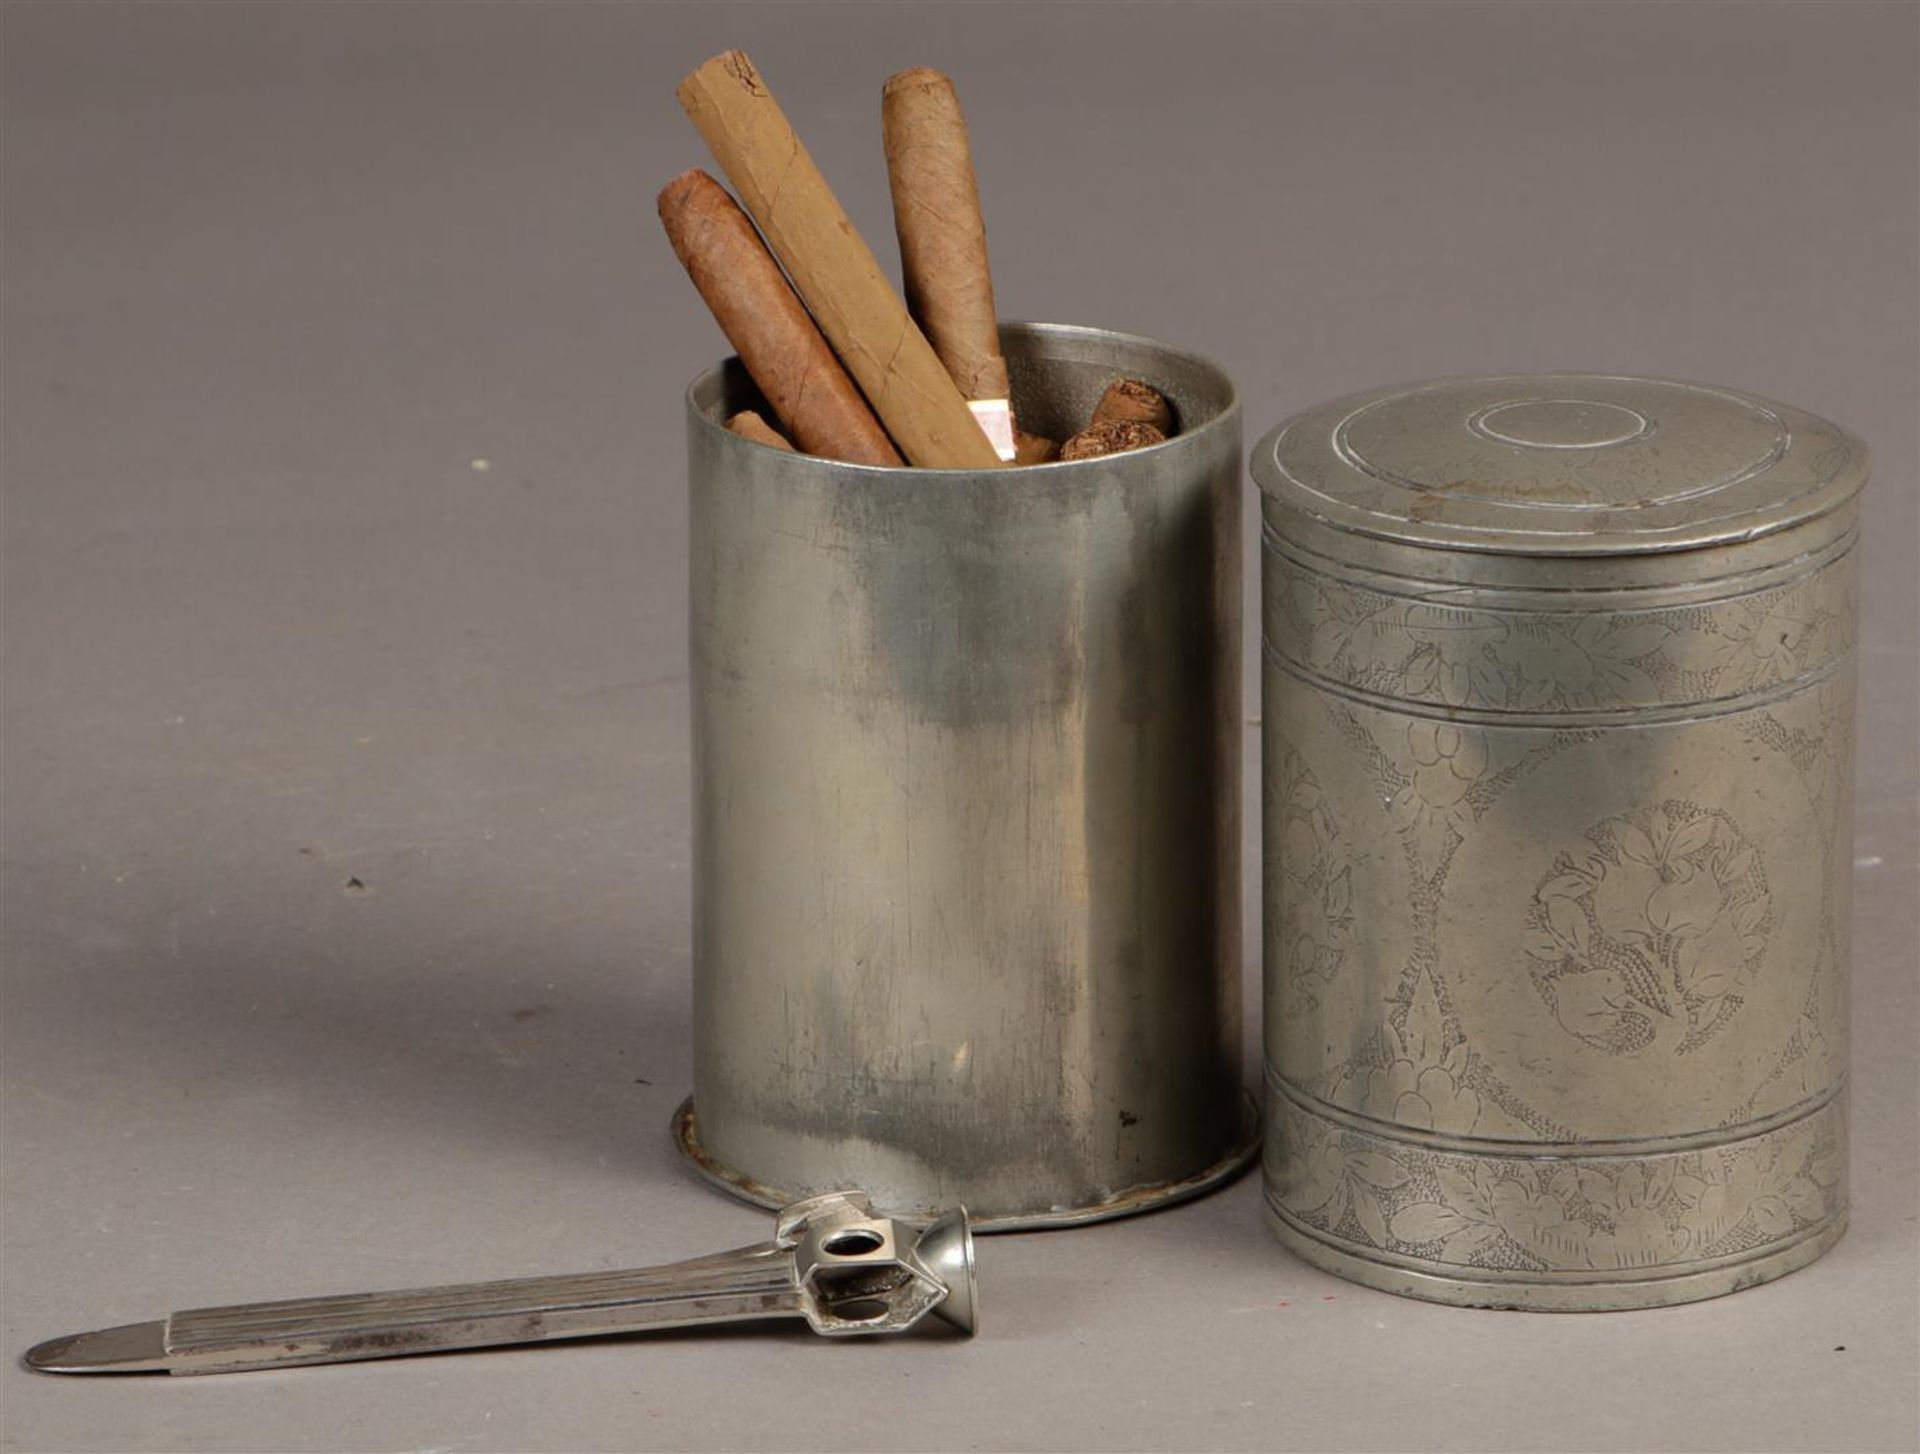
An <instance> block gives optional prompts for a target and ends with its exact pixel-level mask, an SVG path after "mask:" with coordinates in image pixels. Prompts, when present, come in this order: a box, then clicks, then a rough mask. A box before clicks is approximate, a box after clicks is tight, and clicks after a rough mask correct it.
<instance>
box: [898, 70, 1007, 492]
mask: <svg viewBox="0 0 1920 1454" xmlns="http://www.w3.org/2000/svg"><path fill="white" fill-rule="evenodd" d="M880 129H881V133H882V136H883V138H884V140H885V142H886V150H887V181H888V182H889V184H891V186H892V189H893V226H894V230H895V232H897V233H898V234H899V237H900V272H901V276H902V278H903V279H904V281H905V283H906V291H907V307H908V309H909V310H910V311H911V312H912V314H913V317H914V321H915V322H917V323H918V324H919V325H920V327H921V329H922V330H923V331H924V332H925V333H926V335H927V341H928V342H929V343H931V344H932V345H933V351H934V352H935V353H937V354H939V355H940V362H941V363H943V364H945V365H946V367H947V372H948V373H949V374H951V375H952V376H953V381H954V383H956V384H958V385H959V386H960V392H961V393H962V394H964V395H966V397H967V403H968V405H969V406H970V407H971V408H972V410H973V412H974V415H975V416H976V417H977V418H978V419H979V420H980V427H981V429H982V430H984V431H985V432H986V436H987V438H988V439H990V440H992V441H993V447H994V449H995V450H997V451H998V452H999V455H1000V458H1002V459H1014V458H1015V457H1016V455H1017V448H1016V444H1015V440H1014V432H1013V411H1012V407H1011V405H1010V404H1009V403H1008V401H1007V395H1008V388H1007V362H1006V360H1005V359H1003V358H1002V357H1001V356H1000V322H999V318H998V315H997V314H995V312H994V308H993V274H992V273H991V272H990V271H989V269H988V267H987V225H986V223H985V221H983V220H982V218H981V216H980V186H979V183H978V181H977V180H976V179H975V177H974V174H973V153H972V150H971V149H970V147H969V146H968V143H967V119H966V117H965V116H964V115H963V114H962V113H961V111H960V98H959V96H958V95H956V94H955V93H954V89H953V82H952V81H950V80H949V79H947V77H945V76H943V75H941V74H940V72H938V71H935V70H930V69H928V68H927V67H926V66H915V67H914V68H913V69H912V70H910V71H902V72H900V74H899V75H897V76H894V77H893V78H892V79H891V80H889V81H888V82H887V84H886V85H885V87H883V88H882V90H881V92H880Z"/></svg>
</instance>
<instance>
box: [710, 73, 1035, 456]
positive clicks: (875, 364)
mask: <svg viewBox="0 0 1920 1454" xmlns="http://www.w3.org/2000/svg"><path fill="white" fill-rule="evenodd" d="M679 95H680V104H681V106H682V107H684V108H685V109H686V113H687V115H688V116H689V117H690V118H691V119H692V121H693V124H694V125H695V126H696V127H698V128H699V131H700V134H701V135H702V136H703V137H705V138H706V142H707V145H708V147H709V148H711V150H712V151H713V154H714V156H715V157H716V158H717V159H718V160H719V163H720V168H721V170H722V171H724V172H725V173H726V174H727V178H728V180H729V181H731V182H732V183H733V187H734V190H735V191H736V192H738V193H739V194H740V201H741V203H742V204H743V205H744V206H745V207H746V209H747V211H748V212H750V213H752V214H753V219H754V221H755V222H757V223H759V224H760V231H761V233H762V235H764V236H765V238H766V240H767V246H768V247H770V248H771V249H772V250H773V254H774V256H775V257H777V258H779V259H780V262H781V264H782V266H784V267H785V268H786V270H787V276H788V277H789V278H791V279H792V280H793V285H794V288H795V289H796V290H797V291H798V292H799V294H800V297H801V299H802V300H803V301H804V302H805V303H806V305H807V307H808V309H809V310H811V312H812V313H813V317H814V321H815V322H816V323H818V324H819V326H820V331H821V332H822V333H824V334H825V335H826V337H827V341H828V342H829V343H830V344H832V345H833V349H834V351H835V352H836V353H838V354H839V355H840V361H841V362H842V363H843V364H844V365H845V366H846V369H847V372H848V373H850V374H852V375H853V377H854V379H855V380H856V381H857V382H858V383H859V385H860V388H861V389H862V391H863V392H865V394H866V396H867V401H868V402H869V403H870V404H871V405H872V406H873V411H874V413H876V414H878V415H879V416H880V422H881V423H882V424H883V425H884V426H885V427H886V430H887V433H889V434H891V435H892V436H893V442H894V443H895V444H896V445H898V446H899V449H900V453H901V454H903V455H905V456H906V458H907V461H908V462H909V463H911V464H915V465H921V466H925V467H928V468H933V469H989V468H992V467H993V466H995V465H997V464H999V463H1000V457H999V455H998V454H996V453H995V452H994V448H993V445H992V444H990V443H989V442H988V440H987V437H986V435H984V434H983V433H981V432H980V426H979V425H978V424H977V423H975V421H974V417H973V414H972V412H971V411H970V410H969V409H968V408H967V401H966V400H965V399H964V398H962V397H961V394H960V390H959V389H958V388H956V387H955V386H954V382H953V380H952V378H951V377H949V376H948V374H947V371H946V369H945V368H944V367H943V366H942V365H941V363H940V359H939V356H938V355H937V354H935V353H934V351H933V346H932V345H931V344H929V343H928V342H927V340H926V336H925V335H924V334H922V333H921V332H920V330H919V328H918V327H917V326H915V324H914V321H913V319H912V318H911V317H909V316H908V314H907V305H906V304H905V303H903V302H902V301H901V299H900V295H899V294H898V293H896V292H894V290H893V288H892V286H891V285H890V284H889V283H888V282H887V279H886V275H885V274H884V273H882V272H881V271H880V264H879V262H878V261H876V260H875V258H874V256H873V251H872V249H871V248H869V247H868V246H867V245H866V243H865V242H863V241H862V240H861V238H860V234H859V233H857V232H856V231H854V227H853V223H852V222H851V221H850V220H849V219H848V217H847V214H846V212H845V211H843V210H842V208H841V206H840V204H839V202H837V201H836V200H834V196H833V193H832V191H831V190H830V189H829V188H828V187H827V183H826V179H825V178H824V177H822V176H821V175H820V169H819V168H818V167H816V166H815V165H814V163H813V158H812V157H811V156H809V155H808V154H807V149H806V148H805V147H804V146H802V145H801V144H800V139H799V137H797V136H796V135H794V131H793V127H792V126H791V125H790V124H789V123H788V121H787V118H786V116H785V114H784V113H783V112H782V111H781V110H780V105H779V103H778V102H776V101H775V100H774V99H773V95H772V93H771V92H770V91H769V90H768V89H767V84H766V82H765V81H763V80H762V79H761V78H760V73H759V72H758V71H756V70H755V69H754V67H753V62H752V61H750V60H748V59H747V57H746V56H745V55H744V54H743V53H741V52H740V51H737V50H732V51H727V52H725V53H723V54H721V55H717V56H715V57H714V58H713V59H712V60H710V61H708V62H707V63H706V64H705V65H703V66H701V67H700V68H699V69H698V70H696V71H695V72H694V73H693V74H692V75H690V76H688V77H687V78H686V80H684V81H682V82H681V83H680V91H679Z"/></svg>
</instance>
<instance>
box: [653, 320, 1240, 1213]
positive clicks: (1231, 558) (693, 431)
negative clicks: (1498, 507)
mask: <svg viewBox="0 0 1920 1454" xmlns="http://www.w3.org/2000/svg"><path fill="white" fill-rule="evenodd" d="M1003 347H1004V351H1005V353H1006V356H1007V360H1008V364H1009V366H1010V369H1011V374H1012V379H1013V395H1014V404H1015V407H1016V410H1017V411H1018V412H1019V414H1020V419H1021V424H1022V427H1023V428H1026V429H1029V430H1032V431H1034V432H1036V433H1047V434H1052V435H1054V436H1055V437H1064V436H1065V435H1066V434H1070V433H1072V432H1073V431H1074V430H1075V429H1076V428H1078V427H1079V426H1080V424H1081V423H1082V422H1084V420H1085V419H1086V417H1087V415H1088V413H1089V412H1090V411H1091V409H1092V407H1093V405H1094V403H1095V402H1096V401H1097V399H1098V398H1099V396H1100V393H1101V391H1102V390H1103V389H1104V388H1105V387H1106V386H1107V385H1108V384H1109V383H1111V382H1112V381H1113V380H1114V379H1116V378H1118V377H1122V376H1131V377H1136V378H1142V379H1145V380H1147V381H1148V382H1150V383H1152V384H1153V385H1154V386H1155V387H1157V388H1159V389H1160V390H1161V391H1163V392H1164V393H1165V394H1166V395H1167V397H1168V399H1169V401H1170V402H1171V404H1172V406H1173V408H1174V410H1175V412H1176V415H1177V420H1176V422H1177V425H1178V433H1177V434H1176V435H1175V437H1174V438H1172V439H1171V440H1169V441H1168V442H1167V443H1165V444H1161V445H1157V446H1154V447H1152V448H1149V449H1144V450H1138V451H1135V452H1131V453H1126V454H1120V455H1114V456H1109V457H1106V458H1099V459H1091V460H1082V461H1074V462H1070V463H1061V464H1049V465H1039V466H1032V467H1027V468H1010V469H995V470H982V471H959V470H900V469H877V468H872V467H867V466H858V465H847V464H840V463H836V462H834V461H831V460H824V459H816V458H812V457H809V456H805V455H800V454H789V453H783V452H781V451H778V450H775V449H771V448H766V447H763V446H761V445H757V444H752V443H749V442H747V441H745V440H743V439H740V438H737V437H736V436H734V435H732V434H730V433H728V432H727V430H726V429H725V428H724V427H723V423H722V421H724V420H725V418H726V417H727V416H728V414H729V413H730V412H731V411H733V410H735V409H738V408H741V407H744V406H747V405H750V404H752V403H753V402H754V399H753V397H752V393H751V386H750V385H749V383H748V382H747V380H746V378H745V375H744V373H743V372H742V371H740V370H739V368H738V365H737V364H730V365H723V366H722V367H721V368H718V369H715V370H713V371H712V372H710V373H707V374H705V375H703V376H702V377H701V378H700V379H698V380H697V381H695V383H694V384H693V386H692V388H691V390H690V391H689V394H688V455H689V459H688V465H689V472H690V483H691V487H692V562H691V583H690V585H691V596H692V619H691V630H692V664H693V716H694V722H693V726H694V732H693V740H694V853H695V858H694V878H693V893H694V943H693V978H694V983H693V999H694V1093H693V1097H692V1099H691V1100H690V1101H689V1102H688V1103H687V1104H686V1105H684V1106H683V1107H682V1108H681V1110H680V1113H679V1115H678V1117H677V1118H676V1121H675V1135H676V1138H677V1139H678V1141H679V1144H680V1146H681V1148H682V1150H683V1151H684V1152H685V1153H686V1155H687V1156H688V1157H689V1158H690V1160H691V1161H692V1163H693V1164H694V1166H696V1167H697V1168H698V1169H699V1170H700V1171H701V1172H702V1173H703V1174H704V1175H706V1176H707V1177H709V1178H710V1179H712V1180H713V1181H715V1182H717V1183H718V1184H719V1185H720V1186H722V1187H723V1188H725V1189H726V1190H728V1191H731V1192H733V1193H735V1194H736V1195H739V1196H743V1197H745V1198H747V1199H748V1200H751V1201H755V1202H759V1203H761V1204H763V1205H769V1206H777V1205H780V1204H782V1203H785V1202H788V1201H792V1200H794V1199H795V1198H798V1197H804V1196H808V1195H810V1194H814V1193H817V1192H822V1191H828V1190H832V1189H834V1188H837V1187H842V1186H859V1187H861V1188H863V1189H865V1190H866V1191H867V1192H868V1193H869V1194H870V1195H871V1196H872V1198H873V1200H874V1203H875V1204H876V1205H880V1206H885V1207H887V1208H888V1209H889V1210H892V1211H895V1212H898V1213H900V1214H903V1215H908V1216H911V1215H913V1214H915V1213H917V1212H931V1211H933V1210H935V1209H937V1208H940V1207H943V1206H948V1205H952V1204H955V1203H964V1204H965V1205H966V1206H967V1208H968V1210H969V1212H970V1213H971V1214H972V1216H973V1218H974V1223H975V1226H976V1227H978V1228H979V1229H980V1230H983V1231H990V1230H994V1229H996V1228H1009V1227H1027V1226H1046V1225H1056V1224H1065V1223H1073V1222H1081V1221H1091V1220H1095V1219H1098V1218H1102V1217H1109V1216H1118V1215H1121V1214H1124V1213H1128V1212H1134V1211H1140V1210H1144V1209H1146V1208H1148V1207H1152V1206H1155V1205H1159V1204H1161V1203H1164V1202H1168V1201H1172V1200H1176V1199H1178V1198H1181V1197H1184V1196H1191V1195H1194V1194H1197V1193H1198V1192H1200V1191H1203V1190H1205V1189H1206V1188H1208V1187H1210V1186H1212V1185H1214V1184H1216V1183H1218V1182H1220V1181H1222V1180H1224V1179H1225V1178H1227V1177H1228V1176H1230V1175H1231V1174H1232V1173H1233V1172H1234V1171H1236V1170H1237V1169H1239V1167H1241V1166H1242V1165H1244V1164H1245V1163H1246V1161H1247V1160H1248V1159H1250V1157H1251V1155H1252V1153H1253V1151H1254V1149H1255V1147H1256V1144H1257V1129H1256V1126H1257V1113H1256V1111H1255V1109H1254V1107H1253V1104H1252V1102H1251V1100H1250V1098H1249V1097H1247V1095H1246V1093H1245V1091H1244V1090H1243V1088H1242V1086H1241V1084H1240V1076H1239V1034H1240V1031H1239V1026H1240V969H1239V964H1240V955H1239V944H1238V940H1239V925H1240V916H1239V908H1238V905H1239V867H1238V864H1239V778H1240V774H1239V747H1238V743H1239V728H1238V715H1239V714H1238V704H1239V681H1238V675H1239V653H1238V642H1239V581H1240V566H1239V548H1240V547H1239V519H1240V507H1239V493H1238V492H1239V478H1240V411H1239V404H1238V401H1237V398H1236V396H1235V392H1234V388H1233V385H1232V383H1231V381H1230V380H1229V379H1228V378H1227V377H1226V376H1225V375H1224V374H1223V373H1222V372H1221V371H1220V370H1219V369H1218V368H1217V367H1216V366H1214V365H1213V364H1211V363H1208V362H1207V361H1205V360H1203V359H1200V358H1197V357H1195V356H1193V355H1191V354H1188V353H1184V352H1181V351H1179V350H1177V349H1173V348H1169V347H1166V346H1164V345H1161V344H1158V343H1154V342H1152V341H1149V340H1146V339H1141V338H1135V337H1130V336H1127V335H1124V334H1116V333H1109V332H1105V331H1102V330H1099V329H1092V328H1073V327H1062V326H1055V325H1015V326H1009V327H1008V328H1007V329H1006V330H1005V331H1004V336H1003Z"/></svg>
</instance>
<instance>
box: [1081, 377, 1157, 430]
mask: <svg viewBox="0 0 1920 1454" xmlns="http://www.w3.org/2000/svg"><path fill="white" fill-rule="evenodd" d="M1092 422H1093V423H1095V424H1151V425H1152V426H1153V427H1154V428H1155V429H1158V430H1159V431H1160V432H1161V434H1163V435H1165V434H1170V433H1171V432H1172V431H1173V410H1172V409H1170V408H1169V407H1168V406H1167V401H1166V400H1165V399H1164V398H1163V397H1161V394H1160V391H1159V390H1158V389H1156V388H1154V387H1153V386H1152V385H1151V384H1146V383H1142V382H1141V381H1140V380H1139V379H1119V380H1116V381H1115V382H1114V383H1111V384H1109V385H1107V391H1106V393H1104V394H1102V395H1101V396H1100V402H1099V403H1098V404H1096V405H1094V406H1093V421H1092Z"/></svg>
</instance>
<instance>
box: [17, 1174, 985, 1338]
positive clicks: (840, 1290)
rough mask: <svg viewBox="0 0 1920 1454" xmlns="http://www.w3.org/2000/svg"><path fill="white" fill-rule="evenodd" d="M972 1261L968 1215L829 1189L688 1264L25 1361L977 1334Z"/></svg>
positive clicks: (388, 1295)
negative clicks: (707, 1327)
mask: <svg viewBox="0 0 1920 1454" xmlns="http://www.w3.org/2000/svg"><path fill="white" fill-rule="evenodd" d="M956 1216H957V1217H959V1218H960V1227H959V1237H960V1239H961V1240H962V1241H963V1242H964V1243H965V1246H964V1255H963V1258H962V1260H963V1261H964V1269H963V1270H964V1276H965V1283H966V1285H965V1286H964V1288H958V1289H957V1288H956V1286H955V1285H954V1280H955V1279H956V1278H958V1276H959V1275H960V1272H961V1271H962V1269H961V1268H960V1266H959V1263H957V1262H954V1261H953V1260H951V1259H949V1261H948V1262H947V1263H946V1265H944V1266H943V1265H942V1264H940V1263H939V1262H936V1261H933V1260H930V1258H929V1256H928V1255H927V1251H928V1250H930V1249H929V1248H928V1247H927V1246H926V1244H928V1243H929V1239H930V1238H931V1239H933V1243H932V1248H946V1247H949V1246H951V1245H952V1244H953V1233H952V1231H951V1229H950V1228H949V1229H948V1230H946V1231H944V1232H943V1231H942V1230H941V1229H942V1228H943V1227H947V1226H948V1224H949V1223H950V1221H951V1219H952V1218H953V1217H956ZM971 1259H972V1249H971V1239H970V1238H969V1237H968V1236H967V1234H966V1228H965V1223H964V1213H951V1214H949V1215H948V1217H943V1218H941V1219H940V1220H939V1221H938V1222H935V1223H934V1224H933V1225H932V1226H929V1227H926V1228H921V1227H917V1226H914V1225H912V1224H908V1223H903V1222H898V1221H895V1220H893V1219H892V1218H888V1217H876V1216H874V1215H873V1213H872V1211H871V1209H870V1208H869V1206H868V1204H867V1202H866V1199H865V1198H864V1197H863V1196H860V1195H859V1194H857V1193H831V1194H829V1195H827V1196H822V1197H814V1198H811V1199H810V1200H808V1201H805V1202H800V1203H796V1204H795V1205H793V1206H790V1207H788V1208H787V1209H786V1210H785V1211H784V1212H782V1213H781V1214H780V1220H779V1222H778V1224H777V1227H776V1231H775V1234H774V1236H773V1238H772V1240H770V1241H767V1242H762V1243H757V1244H755V1245H753V1246H750V1247H739V1248H735V1249H733V1250H732V1251H728V1252H719V1253H715V1254H713V1255H711V1256H708V1257H696V1258H693V1259H691V1260H689V1261H686V1262H674V1263H668V1264H665V1265H662V1266H658V1267H642V1268H634V1269H631V1270H628V1271H623V1272H587V1273H574V1274H570V1275H566V1276H559V1277H525V1278H514V1279H511V1280H508V1281H504V1282H475V1283H459V1284H454V1285H451V1286H446V1287H427V1288H413V1289H407V1290H404V1291H399V1292H369V1293H349V1294H347V1295H344V1296H339V1297H318V1298H296V1299H290V1300H287V1301H282V1302H266V1303H246V1304H240V1305H236V1306H233V1307H217V1308H196V1309H192V1310H190V1311H187V1312H178V1313H174V1314H172V1315H171V1316H169V1317H167V1318H166V1319H164V1320H162V1321H161V1322H158V1323H142V1324H134V1325H130V1326H128V1327H125V1328H112V1329H106V1330H103V1331H102V1332H100V1333H83V1334H79V1335H77V1336H76V1337H73V1338H68V1339H55V1340H53V1341H52V1342H49V1343H43V1344H41V1345H40V1346H39V1347H37V1348H35V1349H33V1350H32V1351H31V1352H29V1353H28V1355H27V1362H28V1363H29V1364H30V1365H31V1366H34V1367H37V1368H42V1369H45V1370H47V1371H49V1372H83V1371H107V1370H119V1371H139V1370H154V1371H160V1370H164V1371H166V1372H170V1373H224V1372H235V1371H239V1370H242V1369H249V1368H278V1367H288V1366H292V1365H296V1364H307V1363H342V1362H349V1361H353V1360H357V1359H366V1358H388V1357H394V1356H397V1355H400V1354H406V1353H426V1352H433V1351H437V1350H443V1349H455V1348H483V1347H490V1346H498V1345H502V1344H512V1343H542V1342H548V1341H551V1340H554V1339H559V1338H585V1337H592V1336H595V1335H598V1334H607V1333H624V1332H631V1331H636V1330H641V1329H650V1328H675V1327H691V1326H695V1325H698V1324H703V1323H731V1322H741V1321H746V1320H749V1319H757V1318H777V1317H800V1318H805V1319H806V1321H807V1323H808V1324H809V1325H810V1326H811V1327H812V1328H813V1330H814V1331H815V1332H817V1333H822V1334H826V1335H829V1336H844V1335H858V1334H866V1333H898V1332H903V1331H905V1330H906V1329H907V1328H910V1327H912V1326H913V1325H914V1324H915V1323H917V1322H918V1321H920V1319H921V1318H922V1317H924V1316H925V1315H926V1314H927V1313H928V1312H930V1311H932V1310H933V1309H935V1308H936V1307H940V1306H941V1305H942V1304H943V1303H949V1302H951V1303H953V1304H954V1306H953V1307H952V1308H949V1309H948V1310H947V1311H946V1312H945V1314H944V1316H945V1318H946V1320H947V1321H956V1317H955V1314H956V1313H957V1312H959V1311H961V1309H962V1305H964V1309H965V1312H966V1316H967V1323H968V1325H969V1331H970V1324H971V1303H972V1260H971ZM956 1293H957V1296H956Z"/></svg>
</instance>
